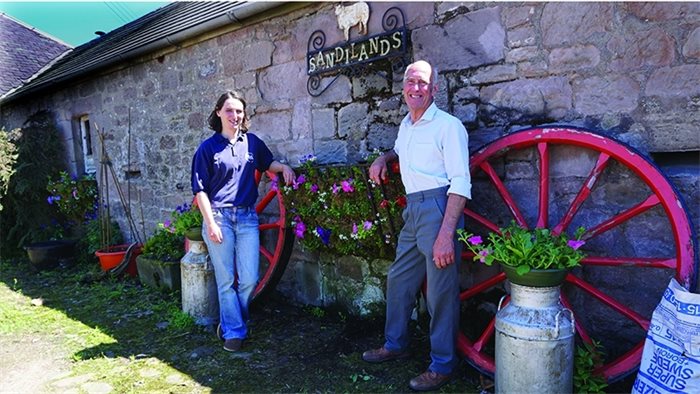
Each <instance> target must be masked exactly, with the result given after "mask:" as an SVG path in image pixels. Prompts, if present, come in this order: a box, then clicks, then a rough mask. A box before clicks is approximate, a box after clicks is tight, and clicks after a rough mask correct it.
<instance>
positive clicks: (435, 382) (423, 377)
mask: <svg viewBox="0 0 700 394" xmlns="http://www.w3.org/2000/svg"><path fill="white" fill-rule="evenodd" d="M451 379H452V375H443V374H441V373H437V372H433V371H431V370H427V371H425V372H423V373H422V374H420V375H418V376H416V377H415V378H413V379H411V381H410V382H409V383H408V385H409V386H410V387H411V389H412V390H416V391H433V390H437V389H439V388H440V387H442V386H444V385H445V384H447V383H449V381H450V380H451Z"/></svg>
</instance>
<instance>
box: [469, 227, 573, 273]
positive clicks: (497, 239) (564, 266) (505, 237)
mask: <svg viewBox="0 0 700 394" xmlns="http://www.w3.org/2000/svg"><path fill="white" fill-rule="evenodd" d="M584 232H585V229H584V228H583V227H580V228H579V229H578V230H576V233H575V234H574V237H573V238H571V239H570V238H568V237H567V235H566V234H564V233H562V234H554V233H552V231H551V230H549V229H546V228H535V229H532V230H529V229H526V228H524V227H521V226H519V225H518V224H516V223H515V222H511V224H510V225H509V226H508V227H505V228H501V229H499V231H498V232H491V233H489V234H488V242H484V240H483V239H482V237H481V236H479V235H474V234H472V233H469V232H467V231H465V230H463V229H459V230H457V233H458V235H459V240H460V241H461V242H463V243H464V244H465V245H466V247H467V248H468V249H469V250H470V251H471V252H472V253H474V261H477V260H478V261H480V262H482V263H484V264H485V265H488V266H490V265H491V264H493V263H494V262H497V263H499V264H500V265H501V267H502V268H503V271H504V272H505V273H506V277H507V278H508V280H509V281H511V283H515V284H521V285H525V286H534V287H546V286H555V285H558V284H560V283H561V282H563V280H564V278H565V277H566V275H567V273H568V271H569V270H570V269H572V268H574V267H577V266H579V265H580V262H581V259H583V258H584V256H585V255H584V254H583V252H581V251H580V250H579V248H580V247H581V246H583V245H584V244H585V241H583V240H581V237H582V236H583V234H584Z"/></svg>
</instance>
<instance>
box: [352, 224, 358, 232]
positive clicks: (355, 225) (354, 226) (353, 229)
mask: <svg viewBox="0 0 700 394" xmlns="http://www.w3.org/2000/svg"><path fill="white" fill-rule="evenodd" d="M352 233H353V234H357V223H353V224H352Z"/></svg>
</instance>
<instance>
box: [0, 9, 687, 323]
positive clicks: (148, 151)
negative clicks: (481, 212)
mask: <svg viewBox="0 0 700 394" xmlns="http://www.w3.org/2000/svg"><path fill="white" fill-rule="evenodd" d="M392 7H395V8H397V9H399V10H400V11H401V13H402V17H403V18H404V20H405V26H406V31H407V37H406V39H407V41H406V46H407V57H408V59H409V60H417V59H426V60H429V61H430V62H432V63H433V64H434V65H435V66H436V67H437V69H438V70H439V86H440V87H439V94H438V96H437V100H436V101H437V104H438V106H440V107H441V108H443V109H445V110H447V111H449V112H451V113H452V114H454V115H455V116H457V117H458V118H459V119H461V120H462V121H463V123H464V125H465V126H466V127H467V130H468V132H469V139H470V150H471V151H472V152H475V151H476V148H478V147H480V146H482V145H484V144H486V143H488V142H491V141H494V140H497V139H498V138H500V137H502V136H505V135H509V134H511V133H512V132H514V131H517V130H519V129H523V128H527V127H532V126H542V125H550V124H558V125H566V126H570V127H582V128H585V129H588V130H592V131H595V132H597V133H600V134H603V135H606V136H609V137H612V138H615V139H617V140H619V141H622V142H624V143H626V144H628V145H630V146H632V147H633V148H635V149H636V150H637V151H639V152H641V153H642V154H644V155H645V156H647V157H649V158H650V160H652V161H653V163H654V164H655V165H656V166H658V167H659V168H660V169H661V171H663V172H664V173H665V174H666V175H667V176H668V178H670V180H671V182H672V184H673V185H674V186H675V187H676V188H677V190H678V191H679V193H680V195H681V196H682V197H683V199H684V200H685V201H686V203H687V207H688V212H689V216H690V217H691V218H692V220H693V221H694V222H696V223H697V222H698V219H699V218H700V204H699V201H700V177H699V176H698V175H699V171H700V162H699V160H698V153H699V152H700V111H699V108H700V4H698V3H686V2H683V3H667V2H663V3H589V2H585V3H570V2H564V3H556V2H555V3H530V2H526V3H522V2H516V3H500V2H498V3H490V2H475V3H471V2H398V3H390V2H380V3H370V11H371V13H370V16H369V21H368V36H367V37H371V36H373V35H377V34H381V33H382V32H383V31H385V29H384V28H383V26H382V22H383V20H382V18H383V16H384V15H386V14H385V13H386V12H387V10H389V9H390V8H392ZM334 8H335V4H332V3H286V4H285V3H173V4H171V5H168V6H166V7H164V8H161V9H159V10H157V11H155V12H153V13H151V14H149V15H146V16H144V17H143V18H141V19H139V20H138V21H135V22H132V23H131V24H129V25H126V26H124V27H122V28H120V29H117V30H115V31H113V32H111V33H109V34H107V35H105V36H103V37H101V38H98V39H96V40H93V41H91V42H90V43H87V44H85V45H83V46H81V47H78V48H76V49H75V50H74V52H73V53H72V54H71V55H70V56H68V57H66V58H64V59H63V60H62V61H61V62H59V63H57V64H56V65H55V66H54V67H53V68H52V69H50V70H48V71H47V72H46V73H44V74H42V75H41V76H40V77H39V78H37V79H35V80H34V81H32V82H31V83H29V84H27V85H25V86H23V87H22V88H20V89H19V90H17V91H16V92H14V93H13V94H11V95H9V96H6V97H4V98H3V99H2V101H0V120H1V123H0V124H2V126H4V127H5V129H12V128H14V127H19V126H21V125H22V123H23V121H24V120H25V119H26V118H27V117H28V116H30V115H31V114H33V113H35V112H37V111H39V110H43V109H47V110H50V111H51V112H52V113H53V114H54V116H55V119H56V122H57V123H58V125H59V126H60V128H61V129H62V130H63V133H64V137H65V141H66V143H67V146H68V148H69V152H70V157H69V158H68V160H69V161H70V164H71V168H72V170H73V171H74V172H76V173H80V172H83V171H86V169H87V170H90V169H94V168H95V166H96V165H97V163H98V160H97V159H96V158H92V157H90V155H87V153H86V147H85V146H84V144H83V143H82V141H83V140H84V139H83V138H84V137H85V133H86V132H90V133H97V132H100V133H103V135H104V141H105V142H104V145H105V149H106V151H107V152H108V154H109V155H110V157H111V159H112V161H113V164H114V168H115V169H116V170H117V173H118V174H119V176H120V177H121V181H122V182H126V180H127V178H128V179H129V182H130V185H131V187H133V188H134V190H138V194H139V195H140V198H139V201H138V202H135V203H138V205H140V206H139V209H141V210H142V211H143V212H144V219H145V227H146V229H147V232H150V231H152V230H153V229H154V228H155V226H156V224H157V223H158V222H161V221H162V220H164V218H167V217H168V215H169V214H170V212H171V211H172V209H173V208H174V207H175V206H177V205H179V204H182V203H183V202H188V201H190V200H191V198H192V196H191V193H190V190H189V175H190V160H191V157H192V154H193V152H194V149H195V148H196V146H197V145H198V143H199V142H200V141H201V140H202V139H203V138H205V137H207V136H208V135H209V134H210V131H208V130H207V127H206V119H207V116H208V115H209V113H210V111H211V109H212V107H213V104H214V102H215V100H216V98H217V97H218V96H219V95H220V94H221V93H222V92H223V91H225V90H227V89H236V90H238V91H240V92H242V93H243V95H244V97H245V98H246V99H247V101H248V103H249V106H250V115H251V120H252V127H251V131H252V132H255V133H257V134H258V135H259V136H261V137H262V138H263V139H264V140H265V141H266V143H267V144H268V145H269V146H270V147H271V149H272V150H273V153H274V154H275V155H276V157H278V158H280V159H282V160H286V161H287V162H289V163H291V164H292V165H295V164H298V163H299V159H300V157H302V156H303V155H306V154H309V153H313V154H315V155H316V156H317V157H318V158H319V161H320V162H322V163H357V162H359V161H362V160H364V158H365V157H366V156H367V155H368V154H369V153H370V152H372V151H373V150H375V149H379V150H386V149H389V148H391V146H392V143H393V140H394V138H395V136H396V133H397V130H398V124H399V122H400V121H401V119H402V117H403V116H404V115H405V113H406V108H405V105H404V104H403V103H402V100H401V95H400V92H401V83H400V79H401V73H402V71H403V69H402V68H401V67H398V68H397V69H396V70H394V69H392V63H391V61H390V60H386V59H384V60H378V61H377V62H376V63H375V64H373V65H371V66H370V67H367V68H366V69H363V70H362V72H345V71H347V70H342V69H341V70H337V71H335V72H330V73H328V74H324V75H322V76H321V77H322V79H321V84H322V87H325V86H326V85H327V90H325V91H324V92H323V93H321V94H317V95H316V94H311V93H313V89H309V87H308V86H309V83H310V77H309V75H308V71H309V68H310V65H309V58H307V53H308V52H310V51H309V48H310V45H311V37H312V35H313V34H314V32H315V31H317V30H321V31H322V32H323V34H324V45H323V48H330V47H333V46H334V45H342V44H343V43H344V42H345V38H344V31H343V30H341V29H340V28H338V24H337V20H336V15H335V9H334ZM349 35H350V36H349V38H350V41H357V40H361V39H363V38H364V36H363V35H361V34H360V32H359V31H358V28H357V27H352V28H351V29H350V30H349ZM319 49H321V48H316V50H319ZM311 52H312V54H313V52H314V51H311ZM316 93H317V92H316ZM86 125H87V126H86ZM86 127H87V130H86ZM91 141H92V152H99V151H100V140H99V139H98V138H97V137H96V136H95V135H93V136H92V139H91ZM509 171H510V170H509ZM557 171H561V172H574V173H576V172H577V167H576V163H574V164H568V165H567V166H566V167H565V168H558V169H557ZM509 176H511V178H513V179H515V178H517V176H518V175H517V174H515V173H512V172H510V173H509ZM627 185H629V188H628V186H627ZM133 194H134V195H136V193H135V192H134V193H133ZM569 194H571V192H570V191H569ZM112 196H115V198H116V193H112ZM558 197H561V196H558ZM636 197H637V196H636V192H635V191H634V189H633V183H627V182H626V180H624V179H623V182H620V183H619V184H617V185H616V186H615V188H611V189H609V190H607V194H606V196H605V198H608V199H610V202H609V204H615V205H617V204H621V203H622V202H631V201H636ZM534 200H535V199H533V201H534ZM479 202H480V201H476V199H475V201H474V202H473V203H474V204H478V203H479ZM534 202H536V201H534ZM595 203H596V204H600V205H605V204H608V202H605V201H596V202H595ZM114 206H115V207H118V203H117V202H115V204H114ZM116 211H117V214H116V215H117V216H118V217H119V215H120V214H121V215H122V216H121V217H120V220H121V223H122V224H123V226H122V228H123V229H126V228H128V226H127V225H126V224H125V222H124V218H123V211H121V212H120V211H119V210H118V209H116ZM654 225H655V219H654V218H653V217H652V218H649V219H646V222H644V223H643V224H642V225H641V226H638V227H647V226H648V228H649V229H650V231H652V232H654V231H655V230H654V229H655V227H654ZM127 235H128V234H127ZM694 239H695V241H696V242H697V238H696V237H694ZM647 241H648V240H647V239H646V238H645V239H641V240H639V241H638V242H636V243H635V242H632V243H631V244H630V245H629V246H628V247H629V248H632V249H644V248H645V247H646V246H645V245H649V244H653V242H651V241H650V242H647ZM616 242H618V240H610V239H609V240H608V244H609V245H615V243H616ZM318 259H319V257H318V256H317V255H313V254H308V253H304V252H303V251H300V250H296V251H295V253H294V255H293V257H292V260H291V261H290V264H289V266H288V268H287V272H286V274H285V278H284V280H283V283H282V284H281V286H280V290H282V291H283V292H285V293H286V294H288V295H289V296H290V297H291V298H293V299H296V300H297V301H299V302H304V303H310V304H316V305H323V304H327V303H328V302H329V301H330V300H332V297H331V296H329V295H327V294H324V292H323V289H322V288H321V287H319V286H320V285H318V282H319V280H320V279H319V278H320V277H321V276H322V272H323V270H322V269H321V268H319V264H318ZM344 261H346V263H343V261H340V262H338V264H341V265H342V264H346V265H349V266H353V265H357V264H367V266H369V263H367V262H364V263H363V262H357V261H353V260H352V259H351V258H350V257H347V258H345V260H344ZM348 261H349V262H348ZM692 264H693V265H694V264H695V263H692ZM321 265H323V264H321ZM363 267H364V266H363ZM365 268H366V267H365ZM365 268H363V270H364V269H365ZM379 270H380V271H381V268H379ZM346 271H348V272H351V273H352V272H357V269H354V270H353V269H350V268H348V269H347V270H346ZM363 272H364V271H363ZM358 275H359V276H360V278H359V280H360V281H362V275H363V274H362V273H360V274H358ZM612 282H614V281H613V280H609V281H608V285H609V286H610V287H615V284H614V283H612ZM365 284H366V283H365ZM665 284H666V283H661V285H660V286H661V287H662V288H663V287H664V286H665ZM621 286H626V285H625V284H622V285H621ZM633 286H634V285H633ZM639 290H641V289H639V288H634V287H633V288H632V290H631V292H632V293H633V294H631V295H629V296H630V297H636V296H639V294H640V291H639ZM355 291H357V293H356V294H363V295H366V296H367V297H368V298H370V299H375V298H381V296H382V295H381V294H382V285H381V283H380V282H376V281H375V282H371V286H362V285H361V286H360V287H359V288H356V289H355ZM642 293H644V292H642ZM656 294H658V293H656ZM329 297H330V298H329ZM653 297H656V295H654V296H653ZM656 301H657V299H656V298H654V299H650V300H648V301H647V302H646V304H648V305H647V306H646V309H647V311H648V309H649V308H650V307H653V305H655V303H656Z"/></svg>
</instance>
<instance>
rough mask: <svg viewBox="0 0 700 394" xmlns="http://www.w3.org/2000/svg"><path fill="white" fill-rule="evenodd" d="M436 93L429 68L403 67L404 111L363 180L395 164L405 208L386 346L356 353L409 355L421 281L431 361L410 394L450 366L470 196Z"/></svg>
mask: <svg viewBox="0 0 700 394" xmlns="http://www.w3.org/2000/svg"><path fill="white" fill-rule="evenodd" d="M436 92H437V71H436V70H435V68H434V67H432V66H431V65H430V64H429V63H427V62H425V61H417V62H415V63H412V64H410V65H409V66H408V67H407V68H406V72H405V73H404V79H403V98H404V100H405V101H406V104H407V106H408V111H409V113H408V115H406V117H405V118H404V119H403V121H402V122H401V125H400V126H399V134H398V136H397V138H396V142H395V143H394V149H393V150H390V151H389V152H386V153H385V154H384V155H382V156H380V157H378V158H377V159H376V160H375V161H374V162H373V163H372V165H371V166H370V169H369V174H370V179H372V180H373V181H374V182H377V183H379V182H382V180H384V179H386V176H387V163H388V162H390V161H393V160H396V159H397V158H398V159H399V165H400V168H401V180H402V182H403V184H404V187H405V188H406V200H407V202H408V205H407V206H406V208H405V212H404V219H406V220H405V224H404V227H403V228H402V229H401V233H400V235H399V240H398V245H397V248H396V259H395V260H394V262H393V264H392V265H391V267H390V268H389V272H388V274H387V290H386V291H387V296H386V300H387V308H386V323H385V333H384V335H385V337H386V342H385V343H384V346H382V347H381V348H379V349H373V350H368V351H366V352H364V353H363V354H362V359H363V360H365V361H367V362H371V363H380V362H384V361H390V360H397V359H404V358H406V357H409V351H408V345H409V335H408V323H409V319H410V316H411V312H412V310H413V307H414V305H415V299H416V295H417V293H418V291H419V289H420V287H421V284H422V282H423V280H424V278H425V279H427V306H428V312H429V313H430V318H431V321H430V347H431V351H430V358H431V363H430V366H429V367H428V370H427V371H426V372H424V373H422V374H421V375H419V376H417V377H416V378H413V379H411V381H410V382H409V386H410V387H411V389H413V390H417V391H430V390H436V389H438V388H440V387H441V386H443V385H444V384H446V383H448V382H449V381H450V379H451V377H452V373H453V372H454V370H455V368H456V366H457V363H458V359H457V354H456V349H455V341H456V337H457V330H458V326H459V269H458V264H457V263H458V262H459V256H460V253H461V248H460V246H459V242H458V241H457V239H456V236H455V233H456V229H457V226H460V227H461V226H462V224H463V220H464V219H463V212H464V205H465V203H466V200H467V198H471V178H470V175H469V150H468V148H467V143H468V137H467V131H466V129H465V128H464V126H463V125H462V122H460V120H459V119H457V118H455V117H454V116H452V115H449V114H448V113H446V112H444V111H441V110H439V109H438V108H437V106H436V105H435V104H434V103H433V101H434V96H435V93H436Z"/></svg>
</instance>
